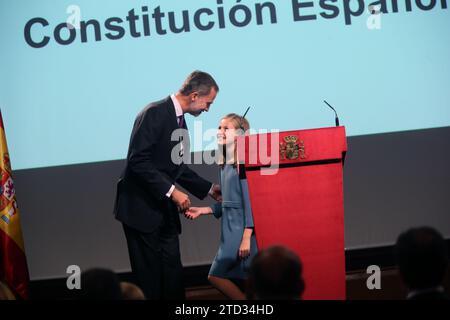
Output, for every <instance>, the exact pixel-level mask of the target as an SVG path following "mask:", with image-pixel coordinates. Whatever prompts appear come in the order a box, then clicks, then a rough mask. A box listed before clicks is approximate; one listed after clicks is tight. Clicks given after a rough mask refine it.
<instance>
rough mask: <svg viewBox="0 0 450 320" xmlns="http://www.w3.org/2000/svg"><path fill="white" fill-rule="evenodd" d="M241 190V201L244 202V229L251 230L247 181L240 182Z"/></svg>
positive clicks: (251, 218)
mask: <svg viewBox="0 0 450 320" xmlns="http://www.w3.org/2000/svg"><path fill="white" fill-rule="evenodd" d="M240 182H241V190H242V200H243V202H244V227H245V228H253V227H254V225H253V214H252V206H251V204H250V195H249V193H248V184H247V179H242V180H240Z"/></svg>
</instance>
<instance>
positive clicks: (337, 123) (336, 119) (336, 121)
mask: <svg viewBox="0 0 450 320" xmlns="http://www.w3.org/2000/svg"><path fill="white" fill-rule="evenodd" d="M323 102H325V103H326V104H327V106H329V107H330V108H331V110H333V111H334V114H335V115H336V118H335V119H334V120H335V123H336V127H339V117H338V115H337V112H336V110H334V108H333V107H332V106H331V105H330V104H329V103H328V102H327V101H326V100H323Z"/></svg>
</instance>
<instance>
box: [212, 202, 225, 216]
mask: <svg viewBox="0 0 450 320" xmlns="http://www.w3.org/2000/svg"><path fill="white" fill-rule="evenodd" d="M211 210H212V213H213V215H214V217H216V218H217V219H220V217H222V203H221V202H217V203H215V204H213V205H212V206H211Z"/></svg>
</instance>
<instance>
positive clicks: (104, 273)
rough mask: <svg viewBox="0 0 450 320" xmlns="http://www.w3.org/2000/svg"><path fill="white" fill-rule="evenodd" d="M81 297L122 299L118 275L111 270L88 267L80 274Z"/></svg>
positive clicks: (86, 298) (88, 298)
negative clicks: (88, 268)
mask: <svg viewBox="0 0 450 320" xmlns="http://www.w3.org/2000/svg"><path fill="white" fill-rule="evenodd" d="M80 294H81V297H80V298H81V299H85V300H122V292H121V288H120V281H119V277H118V276H117V275H116V274H115V273H114V272H113V271H111V270H107V269H90V270H87V271H85V272H83V273H82V274H81V291H80Z"/></svg>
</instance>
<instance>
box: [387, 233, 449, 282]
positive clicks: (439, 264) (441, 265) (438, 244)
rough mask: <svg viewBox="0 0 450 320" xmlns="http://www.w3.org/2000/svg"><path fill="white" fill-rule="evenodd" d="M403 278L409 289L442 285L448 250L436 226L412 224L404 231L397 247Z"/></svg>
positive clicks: (397, 258) (398, 261)
mask: <svg viewBox="0 0 450 320" xmlns="http://www.w3.org/2000/svg"><path fill="white" fill-rule="evenodd" d="M395 253H396V260H397V264H398V267H399V270H400V274H401V276H402V279H403V281H404V282H405V284H406V286H407V287H408V289H409V290H423V289H429V288H433V287H437V286H440V285H442V283H443V280H444V277H445V272H446V270H447V266H448V251H447V247H446V243H445V240H444V239H443V237H442V235H441V234H440V233H439V232H438V231H436V230H435V229H433V228H430V227H420V228H413V229H410V230H408V231H406V232H404V233H402V234H401V235H400V236H399V237H398V239H397V244H396V248H395Z"/></svg>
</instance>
